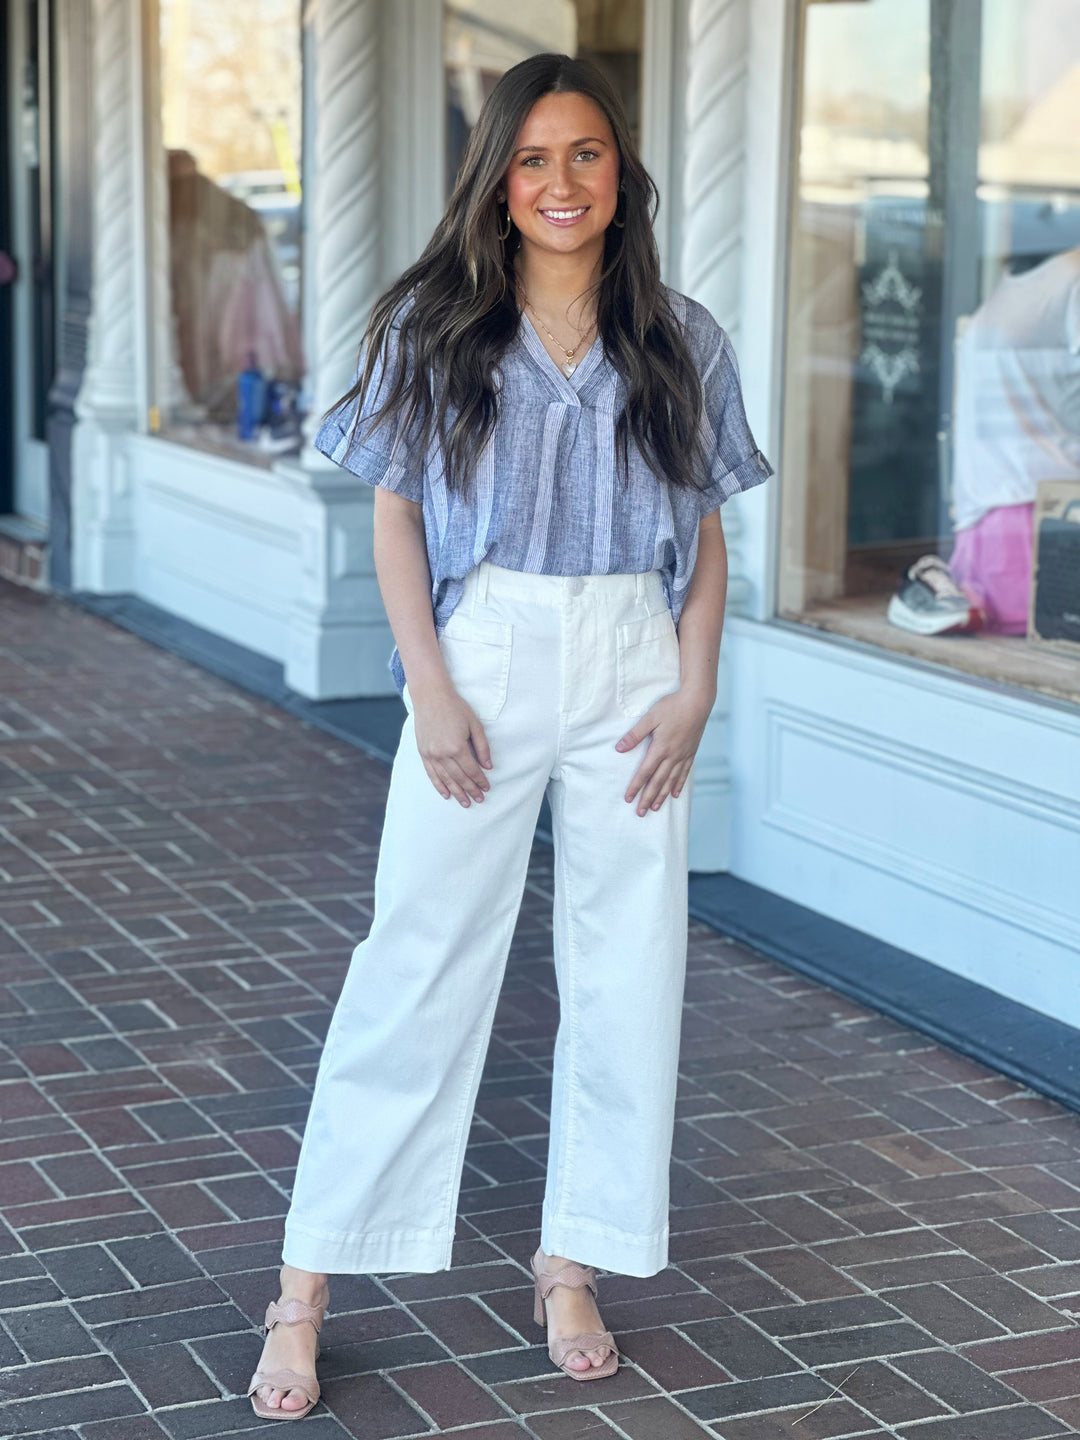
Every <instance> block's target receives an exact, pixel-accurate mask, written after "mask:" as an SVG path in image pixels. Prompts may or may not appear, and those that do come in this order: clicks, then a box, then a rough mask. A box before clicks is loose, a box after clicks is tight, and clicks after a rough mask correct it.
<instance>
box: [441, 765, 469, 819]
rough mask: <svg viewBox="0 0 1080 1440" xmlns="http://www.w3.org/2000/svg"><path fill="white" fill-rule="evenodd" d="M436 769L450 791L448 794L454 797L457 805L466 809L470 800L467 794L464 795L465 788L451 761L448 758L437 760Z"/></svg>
mask: <svg viewBox="0 0 1080 1440" xmlns="http://www.w3.org/2000/svg"><path fill="white" fill-rule="evenodd" d="M438 771H439V775H440V777H441V778H442V781H443V784H444V785H446V787H447V789H448V790H449V791H450V794H451V795H452V796H453V797H454V799H455V800H456V801H457V802H458V804H459V805H461V806H463V807H464V808H465V809H466V810H467V809H468V808H469V806H470V804H471V803H472V802H471V801H470V799H469V797H468V795H466V793H465V790H464V789H463V787H462V784H461V780H460V778H459V776H458V774H457V772H456V771H455V769H454V768H453V765H452V762H450V761H448V760H441V761H439V763H438Z"/></svg>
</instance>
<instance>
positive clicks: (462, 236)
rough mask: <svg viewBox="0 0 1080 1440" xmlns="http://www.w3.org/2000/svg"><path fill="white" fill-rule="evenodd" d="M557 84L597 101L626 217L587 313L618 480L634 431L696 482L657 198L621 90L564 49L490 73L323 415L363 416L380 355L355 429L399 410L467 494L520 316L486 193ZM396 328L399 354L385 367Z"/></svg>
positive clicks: (511, 248) (691, 411)
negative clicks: (613, 403)
mask: <svg viewBox="0 0 1080 1440" xmlns="http://www.w3.org/2000/svg"><path fill="white" fill-rule="evenodd" d="M566 92H573V93H576V94H580V95H584V96H585V97H587V98H588V99H589V100H592V101H593V102H594V103H595V104H596V105H598V106H599V108H600V109H601V110H602V111H603V112H604V114H605V115H606V117H607V119H608V122H609V124H610V125H611V129H612V131H613V133H614V136H615V141H616V144H617V146H618V150H619V160H620V165H619V171H620V181H621V187H622V188H621V191H620V196H621V198H622V201H623V204H622V206H621V207H620V208H621V209H622V211H623V215H622V216H621V217H620V216H619V214H618V211H616V219H619V218H622V220H623V224H622V226H619V225H616V224H614V223H613V224H611V225H609V226H608V228H607V231H606V233H605V238H604V256H603V264H602V271H601V275H600V278H599V281H598V284H597V299H596V320H597V328H598V330H599V333H600V335H601V337H602V343H603V346H604V352H605V354H606V356H607V358H608V360H609V361H610V362H611V364H612V365H613V367H614V368H615V370H616V371H617V372H618V374H619V375H620V376H621V377H622V379H623V381H624V382H625V385H626V391H627V398H626V403H625V407H624V409H623V411H622V413H621V414H620V416H619V418H618V421H617V423H616V428H615V445H616V454H617V457H618V460H619V463H620V466H621V472H622V475H623V477H624V478H625V477H626V475H627V473H628V460H627V444H628V437H629V435H631V434H632V435H633V437H634V440H635V441H636V442H637V445H638V447H639V450H640V452H641V454H642V456H643V458H644V459H645V462H646V464H647V465H648V466H649V467H650V469H651V470H652V471H653V473H654V474H655V475H656V476H657V477H658V478H659V479H661V480H663V481H665V482H667V483H669V484H672V485H683V486H690V487H694V488H697V487H699V486H700V485H701V484H702V483H703V482H704V480H705V479H706V477H707V471H706V464H705V455H704V451H703V447H702V443H701V437H700V433H699V425H700V420H701V410H702V403H703V402H702V391H701V381H700V378H699V375H698V372H697V368H696V366H695V364H694V361H693V358H692V356H691V354H690V351H689V348H688V346H687V343H686V341H685V339H684V338H683V335H682V332H681V329H680V327H679V323H678V320H677V319H676V317H675V315H674V314H673V312H672V309H671V306H670V305H669V304H668V301H667V298H666V296H665V295H664V292H663V290H662V288H661V283H660V259H659V255H658V253H657V249H656V239H655V236H654V234H653V220H654V218H655V215H656V211H657V207H658V203H659V195H658V192H657V189H656V186H655V184H654V183H653V181H652V179H651V177H650V176H649V174H648V172H647V171H646V169H645V167H644V166H643V165H642V163H641V159H640V157H639V156H638V154H637V151H636V150H635V148H634V144H633V141H632V139H631V136H630V130H629V127H628V125H627V122H626V115H625V113H624V111H623V107H622V102H621V100H620V98H619V96H618V93H617V92H616V91H615V89H614V88H613V87H612V85H611V84H610V83H609V82H608V80H607V79H606V77H605V76H604V75H603V74H602V73H601V72H600V71H599V70H598V69H597V68H596V67H595V66H594V65H592V64H591V63H590V62H588V61H586V60H577V59H574V58H573V57H572V56H570V55H559V54H542V55H532V56H530V57H529V58H528V59H526V60H522V61H521V62H520V64H517V65H515V66H513V67H512V68H511V69H510V70H508V71H506V73H505V74H504V75H503V76H502V77H501V78H500V79H499V81H498V83H497V84H496V86H495V88H494V89H493V90H492V92H491V94H490V95H489V96H488V98H487V100H486V101H485V102H484V105H483V108H482V109H481V111H480V116H479V119H478V120H477V122H476V125H475V127H474V128H473V131H472V134H471V136H470V138H469V143H468V146H467V148H466V151H465V157H464V159H463V161H462V164H461V169H460V171H459V173H458V177H457V183H456V185H455V187H454V192H453V194H452V195H451V197H450V201H449V203H448V205H447V207H446V213H445V214H444V215H443V217H442V219H441V220H440V221H439V223H438V225H437V226H436V227H435V231H434V234H433V235H432V237H431V239H430V240H429V241H428V244H427V246H426V247H425V249H424V252H423V254H422V255H421V256H420V258H419V259H418V260H417V261H416V262H415V263H414V264H412V265H410V266H409V268H408V269H407V270H405V271H404V272H403V274H402V275H400V276H399V277H398V279H397V280H395V281H394V282H393V284H392V285H391V286H390V287H389V288H388V289H387V290H386V291H384V292H383V294H382V295H381V296H380V298H379V299H378V300H377V301H376V303H375V305H374V306H373V307H372V311H371V316H370V319H369V321H368V324H367V328H366V329H365V331H364V335H363V337H362V339H361V342H360V361H358V367H357V368H358V371H360V373H359V378H358V379H357V381H356V383H355V384H354V385H353V387H352V388H351V389H350V390H349V391H347V392H346V394H345V395H343V396H342V397H341V399H340V400H338V401H336V402H335V404H334V405H332V406H331V407H330V410H329V411H327V412H326V413H327V415H330V414H332V413H334V412H335V411H338V410H340V409H342V408H343V407H347V406H349V405H350V404H351V403H352V402H353V401H354V400H360V401H361V404H360V405H359V406H358V408H357V417H356V418H357V420H359V418H360V415H361V414H362V413H363V411H364V408H365V407H364V404H363V401H364V399H365V397H366V396H367V392H368V386H369V385H370V384H371V381H372V376H373V373H374V371H375V369H376V366H378V368H379V370H380V380H379V387H378V388H379V389H381V388H382V385H383V382H384V380H385V381H387V382H389V390H388V392H387V395H386V399H385V401H384V403H383V405H382V406H381V407H380V408H379V409H378V410H376V411H373V412H370V414H369V416H368V417H366V418H369V419H370V421H371V428H370V429H369V431H368V434H367V435H366V436H365V437H364V439H365V440H367V439H370V437H371V434H372V431H374V430H375V429H377V428H378V427H379V426H381V425H384V424H391V423H392V422H394V421H395V420H397V421H400V423H401V425H402V426H403V428H404V430H405V432H406V433H407V434H408V436H409V441H408V444H409V449H410V450H411V449H413V447H414V446H415V447H416V452H415V453H417V454H418V455H422V454H425V453H426V452H427V450H428V447H429V446H430V445H431V443H432V440H433V438H434V437H435V436H436V435H437V436H438V438H439V440H440V443H441V447H442V453H443V463H444V468H445V484H446V486H447V488H448V489H450V490H460V491H463V492H464V491H467V489H468V485H469V480H470V477H471V475H472V472H473V469H474V467H475V465H476V462H477V460H478V458H479V455H480V452H481V450H482V449H483V447H484V444H485V443H486V441H487V439H488V437H489V436H490V434H491V431H492V428H493V426H494V424H495V418H496V414H497V405H498V397H497V394H496V387H495V385H494V383H493V379H492V372H493V369H494V367H495V366H496V365H497V363H498V361H499V359H500V357H501V356H502V355H503V353H504V352H505V350H506V348H507V346H508V345H509V343H510V341H511V340H512V339H513V337H514V336H515V334H516V333H517V330H518V325H519V323H520V317H521V311H520V308H519V306H518V303H517V298H516V287H515V283H514V279H515V277H514V255H515V252H516V250H517V248H518V245H519V243H520V234H519V232H518V230H517V227H516V226H514V225H511V227H510V234H509V235H508V236H507V238H506V239H505V240H502V239H500V238H499V228H500V225H499V215H498V204H497V201H496V191H497V187H498V186H499V184H500V182H501V181H502V178H503V175H504V174H505V172H506V170H507V167H508V166H509V164H510V160H511V157H512V155H513V152H514V148H515V145H516V143H517V137H518V135H519V133H520V131H521V127H522V126H523V124H524V123H525V120H526V118H527V116H528V114H529V112H530V110H531V109H532V107H533V106H534V105H535V104H536V102H537V101H538V100H539V99H540V98H541V97H542V96H544V95H551V94H560V93H566ZM392 328H393V329H394V330H395V331H396V332H397V342H398V354H399V355H400V356H401V357H403V359H402V363H398V364H396V365H394V366H393V367H391V366H390V363H389V362H390V355H391V350H390V348H389V345H388V340H389V337H390V332H391V329H392ZM391 370H392V373H391ZM355 430H356V425H355V423H354V426H353V434H354V435H355Z"/></svg>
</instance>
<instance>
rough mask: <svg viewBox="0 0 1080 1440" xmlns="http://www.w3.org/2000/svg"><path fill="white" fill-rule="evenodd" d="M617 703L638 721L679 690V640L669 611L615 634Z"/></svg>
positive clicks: (629, 624) (630, 622)
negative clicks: (658, 702) (662, 698)
mask: <svg viewBox="0 0 1080 1440" xmlns="http://www.w3.org/2000/svg"><path fill="white" fill-rule="evenodd" d="M615 644H616V668H617V681H616V701H617V703H618V706H619V709H620V710H621V711H622V713H623V714H624V715H626V716H628V717H629V718H630V719H631V720H640V719H641V717H642V715H644V714H645V712H646V710H648V709H649V707H650V706H651V705H655V704H656V702H657V700H659V699H660V697H661V696H663V695H670V694H671V692H672V691H673V690H677V689H678V688H679V681H680V678H681V671H680V665H679V637H678V634H677V632H676V630H675V621H674V619H673V617H672V614H671V611H670V610H659V611H657V613H656V614H655V615H646V616H645V617H644V618H643V619H641V620H627V621H625V622H624V623H623V624H622V625H620V626H619V627H618V630H617V632H616V641H615Z"/></svg>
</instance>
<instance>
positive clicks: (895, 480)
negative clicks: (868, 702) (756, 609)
mask: <svg viewBox="0 0 1080 1440" xmlns="http://www.w3.org/2000/svg"><path fill="white" fill-rule="evenodd" d="M802 20H803V43H802V55H801V90H800V107H799V117H798V135H797V140H798V144H797V153H798V160H797V166H798V169H797V179H796V188H795V195H794V201H793V227H792V246H791V261H790V272H789V305H788V335H787V383H786V394H785V435H784V490H783V502H782V507H781V508H782V520H781V566H780V581H779V595H778V601H779V610H780V613H781V614H782V615H784V616H786V617H788V618H792V619H798V620H803V621H808V622H810V623H812V624H815V625H818V626H821V627H822V628H825V629H829V630H835V631H840V632H842V633H846V634H849V635H853V636H855V637H857V638H860V639H863V640H867V641H870V642H872V643H875V644H880V645H884V646H888V647H890V648H894V649H900V650H903V651H905V652H906V653H909V654H914V655H918V656H921V657H923V658H929V659H933V660H936V661H939V662H942V663H946V664H955V665H958V666H960V667H961V668H964V669H968V670H971V671H974V672H976V673H979V674H983V675H987V676H991V677H993V678H998V679H1003V680H1006V681H1011V682H1014V683H1021V684H1028V685H1033V686H1035V687H1036V688H1042V689H1045V690H1048V691H1052V692H1053V693H1055V694H1062V693H1069V694H1073V695H1075V697H1076V698H1080V665H1076V666H1069V665H1063V664H1062V659H1061V656H1063V655H1070V656H1071V657H1072V658H1074V659H1075V660H1076V661H1078V662H1080V621H1078V623H1077V625H1076V633H1075V636H1066V635H1065V631H1067V630H1068V625H1067V624H1062V623H1058V625H1057V632H1058V633H1055V634H1054V635H1053V636H1049V637H1047V638H1051V639H1053V640H1054V641H1055V642H1060V641H1061V640H1062V639H1066V638H1071V639H1074V640H1075V642H1076V648H1075V650H1072V651H1070V650H1069V649H1068V648H1067V647H1066V648H1064V649H1055V650H1054V651H1053V652H1051V651H1049V650H1048V649H1047V648H1046V647H1045V646H1044V645H1042V644H1041V643H1040V642H1039V640H1038V639H1037V638H1036V637H1034V636H1033V637H1032V638H1031V639H1030V640H1029V639H1028V631H1029V612H1030V610H1031V609H1032V606H1031V599H1032V576H1033V569H1034V564H1035V560H1034V549H1035V545H1034V540H1035V532H1036V531H1037V530H1038V528H1039V527H1038V524H1037V523H1036V520H1037V518H1042V516H1043V510H1044V509H1045V518H1047V519H1048V521H1049V522H1050V533H1051V535H1052V543H1051V550H1052V551H1053V553H1054V554H1055V555H1056V554H1057V553H1058V550H1060V549H1061V547H1064V548H1065V549H1067V548H1068V543H1069V542H1075V543H1076V544H1077V545H1078V546H1080V488H1077V489H1076V492H1075V497H1076V500H1077V504H1076V505H1075V507H1074V508H1073V509H1072V510H1068V505H1069V501H1070V498H1071V496H1072V493H1073V492H1071V491H1068V490H1067V489H1066V488H1063V482H1072V483H1073V484H1074V485H1075V486H1078V487H1080V124H1078V123H1077V118H1076V117H1077V116H1078V115H1080V0H983V3H982V4H981V5H977V4H974V3H968V0H803V6H802ZM1055 485H1056V487H1057V488H1056V489H1055V488H1053V487H1054V486H1055ZM1040 486H1043V487H1049V488H1042V489H1040ZM1037 502H1038V506H1039V507H1040V509H1039V512H1038V517H1037V515H1036V504H1037ZM1066 511H1068V514H1067V515H1066ZM1073 517H1075V520H1074V518H1073ZM1070 523H1074V524H1075V535H1073V534H1072V532H1070V531H1068V530H1062V529H1061V527H1062V526H1066V525H1068V524H1070ZM1055 527H1056V528H1055ZM1062 536H1063V537H1064V538H1062ZM1055 537H1056V538H1055ZM1055 547H1057V548H1055ZM1045 553H1050V552H1045ZM1052 563H1055V564H1056V561H1053V558H1052ZM1075 575H1076V590H1077V593H1076V595H1075V596H1074V597H1072V598H1071V599H1070V596H1069V595H1062V594H1058V595H1057V598H1056V599H1055V601H1054V604H1056V605H1057V607H1058V610H1061V609H1062V608H1063V607H1064V610H1065V611H1068V609H1069V606H1070V604H1072V605H1073V608H1074V610H1075V611H1076V612H1077V613H1078V615H1080V549H1078V550H1077V563H1076V565H1075ZM1051 628H1052V627H1051ZM1040 633H1041V634H1044V635H1045V629H1044V630H1043V631H1041V632H1040ZM1063 672H1064V673H1065V674H1066V675H1071V677H1072V678H1071V679H1066V680H1063V679H1062V675H1063Z"/></svg>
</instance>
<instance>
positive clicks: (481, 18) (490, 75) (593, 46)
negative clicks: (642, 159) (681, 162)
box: [443, 0, 644, 197]
mask: <svg viewBox="0 0 1080 1440" xmlns="http://www.w3.org/2000/svg"><path fill="white" fill-rule="evenodd" d="M643 6H644V0H542V3H536V0H531V3H526V4H520V5H508V4H506V3H505V0H447V3H446V4H445V6H444V17H445V18H444V27H443V55H444V63H445V67H446V103H447V115H446V193H447V196H448V197H449V195H450V193H451V191H452V190H453V188H454V181H455V179H456V177H457V173H458V169H459V168H460V166H461V161H462V158H463V156H464V154H465V146H466V144H467V143H468V139H469V135H470V133H471V132H472V127H473V126H474V125H475V124H476V119H477V116H478V115H479V114H480V107H481V106H482V105H483V103H484V101H485V100H486V99H487V97H488V95H489V94H490V93H491V91H492V89H493V88H494V86H495V82H496V81H497V80H498V78H499V76H500V75H502V74H504V73H505V72H506V71H507V70H509V69H510V67H511V66H512V65H516V64H517V63H518V61H519V60H524V59H525V58H526V56H528V55H535V54H538V53H540V52H542V51H548V50H552V51H557V52H560V53H562V54H565V55H576V56H581V57H582V58H588V59H589V60H592V61H593V62H594V63H595V64H596V65H597V67H598V68H599V69H601V70H602V71H603V72H604V73H605V74H606V75H607V77H608V79H609V80H610V81H611V82H612V84H613V85H614V86H615V88H616V90H617V91H618V92H619V94H620V96H621V97H622V101H623V104H624V105H625V107H626V113H627V118H628V120H629V122H630V128H631V131H632V132H633V135H634V142H635V144H637V143H639V135H638V127H639V124H640V109H641V44H642V27H643V23H644V20H643Z"/></svg>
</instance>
